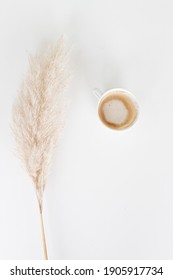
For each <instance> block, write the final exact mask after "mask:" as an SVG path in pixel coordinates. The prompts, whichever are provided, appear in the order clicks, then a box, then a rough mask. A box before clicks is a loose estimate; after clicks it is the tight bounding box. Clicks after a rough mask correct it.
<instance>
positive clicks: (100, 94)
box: [93, 88, 103, 99]
mask: <svg viewBox="0 0 173 280" xmlns="http://www.w3.org/2000/svg"><path fill="white" fill-rule="evenodd" d="M93 94H94V95H95V97H96V98H97V99H100V98H101V96H102V94H103V92H102V91H101V90H100V89H98V88H94V89H93Z"/></svg>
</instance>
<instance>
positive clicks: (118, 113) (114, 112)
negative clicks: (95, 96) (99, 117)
mask: <svg viewBox="0 0 173 280" xmlns="http://www.w3.org/2000/svg"><path fill="white" fill-rule="evenodd" d="M103 114H104V116H105V119H106V121H107V122H109V123H112V124H115V125H121V124H123V123H124V122H125V121H126V120H127V117H128V114H129V112H128V109H127V107H126V106H125V104H124V103H123V102H122V101H121V100H118V99H117V100H116V99H112V100H109V101H107V102H105V103H104V104H103Z"/></svg>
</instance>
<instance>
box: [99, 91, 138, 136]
mask: <svg viewBox="0 0 173 280" xmlns="http://www.w3.org/2000/svg"><path fill="white" fill-rule="evenodd" d="M137 113H138V112H137V104H136V103H135V102H134V101H133V100H132V98H131V97H130V95H129V94H128V93H126V92H124V91H123V90H119V91H112V92H108V93H107V94H105V95H104V96H103V97H102V98H101V100H100V102H99V106H98V114H99V117H100V119H101V121H102V122H103V123H104V124H105V125H106V126H108V127H109V128H112V129H115V130H121V129H125V128H128V127H129V126H131V125H132V124H133V123H134V121H135V119H136V117H137Z"/></svg>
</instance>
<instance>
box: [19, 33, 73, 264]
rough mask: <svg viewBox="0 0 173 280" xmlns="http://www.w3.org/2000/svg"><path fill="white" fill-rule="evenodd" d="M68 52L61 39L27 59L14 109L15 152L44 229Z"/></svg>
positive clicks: (58, 132) (62, 115)
mask: <svg viewBox="0 0 173 280" xmlns="http://www.w3.org/2000/svg"><path fill="white" fill-rule="evenodd" d="M66 58H67V53H66V50H65V46H64V40H63V38H61V39H60V40H59V41H58V43H57V44H56V45H55V46H51V47H48V48H47V50H46V51H45V52H43V53H41V54H40V55H36V56H34V57H29V69H28V73H27V75H26V77H25V79H24V82H23V85H22V88H21V90H20V93H19V96H18V98H17V100H16V102H15V104H14V107H13V132H14V136H15V140H16V144H17V150H18V152H19V155H20V158H21V160H22V162H23V163H24V166H25V168H26V170H27V173H28V175H29V176H30V177H31V178H32V181H33V183H34V187H35V191H36V195H37V199H38V203H39V209H40V218H41V226H42V237H43V248H44V256H45V259H48V255H47V247H46V240H45V233H44V226H43V218H42V210H43V192H44V189H45V186H46V179H47V175H48V173H49V169H50V163H51V158H52V153H53V150H54V148H55V145H56V141H57V138H58V137H59V136H60V134H61V132H62V128H63V125H64V111H65V106H64V96H63V92H64V89H65V88H66V85H67V82H68V73H67V67H66V65H67V59H66Z"/></svg>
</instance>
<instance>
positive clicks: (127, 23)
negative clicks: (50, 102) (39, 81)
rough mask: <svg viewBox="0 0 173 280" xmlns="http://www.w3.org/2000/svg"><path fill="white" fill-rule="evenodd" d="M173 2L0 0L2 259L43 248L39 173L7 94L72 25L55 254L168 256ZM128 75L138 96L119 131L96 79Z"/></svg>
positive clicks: (49, 223) (172, 227) (51, 221)
mask: <svg viewBox="0 0 173 280" xmlns="http://www.w3.org/2000/svg"><path fill="white" fill-rule="evenodd" d="M172 12H173V2H172V1H171V0H170V1H169V0H155V1H154V0H145V1H144V0H143V1H142V0H131V1H128V0H85V1H84V0H83V1H82V0H62V1H59V0H37V1H36V0H29V1H24V0H16V1H12V0H11V1H9V0H4V1H2V0H1V2H0V34H1V43H0V126H1V130H0V131H1V136H0V170H1V172H0V182H1V184H0V259H42V258H43V253H42V243H41V230H40V224H39V214H38V209H37V201H36V198H35V193H34V189H33V187H32V183H31V181H30V179H29V178H28V176H27V174H26V173H25V170H23V169H22V167H21V164H20V162H19V160H18V158H17V157H16V156H15V152H14V150H15V146H14V141H13V137H12V133H11V130H10V122H11V106H12V103H13V101H14V99H15V97H16V96H17V92H18V89H19V88H20V85H21V81H22V78H23V75H24V73H25V71H26V66H27V53H28V52H29V53H33V54H34V53H35V52H36V51H38V50H39V49H40V48H41V47H42V46H43V45H46V44H49V43H54V42H55V41H56V40H57V39H58V38H59V36H60V35H61V34H63V33H65V34H66V37H67V39H68V44H69V46H70V47H71V57H72V60H73V64H74V79H73V82H72V84H71V88H70V90H68V97H69V102H70V105H69V110H68V114H67V125H66V129H65V131H64V135H63V139H62V141H61V144H60V145H59V147H58V149H57V150H56V153H55V156H54V164H53V167H52V173H51V175H50V176H49V179H48V182H47V188H46V191H45V196H44V218H45V227H46V236H47V245H48V252H49V257H50V259H172V258H173V133H172V131H173V125H172V120H173V109H172V103H173V32H172V26H173V17H172ZM94 87H99V88H101V89H102V90H103V91H104V90H107V89H110V88H114V87H122V88H125V89H127V90H129V91H131V92H132V93H134V94H135V96H136V98H137V99H138V102H139V106H140V116H139V119H138V121H137V122H136V124H135V125H134V126H133V127H131V128H130V129H128V130H125V131H121V132H120V131H119V132H115V131H112V130H109V129H107V128H106V127H104V126H103V125H102V124H101V123H100V121H99V119H98V117H97V114H96V106H97V100H96V99H95V97H94V96H93V95H92V88H94Z"/></svg>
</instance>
